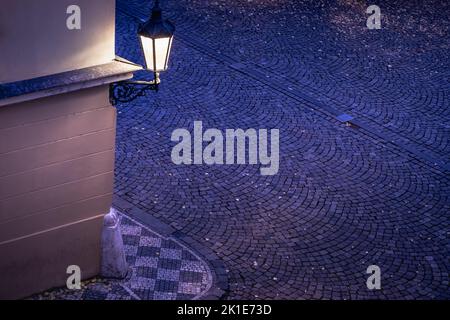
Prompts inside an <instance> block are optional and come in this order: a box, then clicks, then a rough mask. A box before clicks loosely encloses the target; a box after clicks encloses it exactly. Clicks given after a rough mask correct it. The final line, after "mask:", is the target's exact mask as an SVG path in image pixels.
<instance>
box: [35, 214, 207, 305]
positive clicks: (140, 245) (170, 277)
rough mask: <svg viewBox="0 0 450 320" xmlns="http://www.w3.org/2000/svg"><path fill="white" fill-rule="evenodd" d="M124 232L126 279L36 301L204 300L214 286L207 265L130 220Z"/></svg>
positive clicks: (102, 281) (123, 222) (56, 292)
mask: <svg viewBox="0 0 450 320" xmlns="http://www.w3.org/2000/svg"><path fill="white" fill-rule="evenodd" d="M120 218H121V221H120V223H121V231H122V236H123V242H124V247H125V254H126V259H127V262H128V264H129V272H128V275H127V277H126V278H125V279H122V280H117V279H104V278H95V279H91V280H88V281H84V282H83V283H82V288H81V289H80V290H70V289H67V288H59V289H54V290H50V291H46V292H44V293H41V294H38V295H35V296H33V297H31V298H30V299H33V300H47V299H49V300H188V299H197V298H200V297H201V296H202V295H203V294H204V293H206V292H207V291H208V290H209V288H210V287H211V285H212V275H211V272H210V269H209V267H208V266H207V264H206V263H205V262H204V261H202V260H201V259H200V258H199V257H198V256H197V255H196V254H195V253H193V252H192V251H191V250H189V249H188V248H186V247H185V246H183V245H182V244H180V243H179V242H178V241H176V240H175V239H173V238H165V237H163V236H161V235H159V234H157V233H155V232H154V231H152V230H150V229H149V228H148V227H146V226H144V225H143V224H141V223H139V222H137V221H136V220H134V219H132V218H130V217H127V216H125V215H123V214H121V216H120Z"/></svg>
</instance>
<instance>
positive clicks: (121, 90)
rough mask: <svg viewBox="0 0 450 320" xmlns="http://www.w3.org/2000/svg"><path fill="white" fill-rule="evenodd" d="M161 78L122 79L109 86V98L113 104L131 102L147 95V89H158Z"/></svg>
mask: <svg viewBox="0 0 450 320" xmlns="http://www.w3.org/2000/svg"><path fill="white" fill-rule="evenodd" d="M158 85H159V79H158V78H156V80H153V81H129V80H125V81H120V82H115V83H112V84H111V85H110V86H109V100H110V102H111V104H112V105H116V104H117V103H118V102H130V101H133V100H134V99H136V98H137V97H142V96H145V94H146V92H147V91H158Z"/></svg>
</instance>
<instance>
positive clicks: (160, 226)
mask: <svg viewBox="0 0 450 320" xmlns="http://www.w3.org/2000/svg"><path fill="white" fill-rule="evenodd" d="M113 207H114V208H116V209H118V210H119V211H121V212H122V213H124V214H126V215H129V216H130V217H131V218H134V219H136V220H138V221H139V222H141V223H143V224H144V225H146V226H147V227H149V228H150V229H152V230H154V231H156V232H157V233H159V234H161V235H162V236H164V237H168V238H173V239H175V240H177V241H179V242H180V243H181V244H183V245H185V246H186V247H188V248H189V249H191V250H192V251H194V252H195V253H196V254H197V255H198V256H199V257H200V258H202V259H203V260H204V261H205V262H206V263H207V264H208V267H209V268H210V270H211V274H212V278H213V279H212V285H211V288H210V289H209V290H208V291H207V292H206V293H204V294H203V295H202V296H201V297H200V298H199V299H201V300H219V299H224V298H225V297H226V295H227V294H228V291H229V286H228V275H227V272H226V269H225V265H224V264H223V262H222V260H220V259H219V257H218V256H217V255H216V254H215V253H214V252H213V251H212V250H211V249H209V248H208V247H206V246H205V245H203V244H201V243H200V242H198V241H196V240H194V239H192V238H191V237H189V236H188V235H186V234H184V233H183V232H181V231H177V230H175V229H174V228H172V227H171V226H169V225H168V224H166V223H164V222H162V221H160V220H159V219H157V218H155V217H153V216H151V215H149V214H148V213H146V212H145V211H144V210H141V209H139V208H137V207H136V206H134V205H133V204H131V203H129V202H128V201H126V200H124V199H122V198H120V197H119V196H114V198H113ZM124 211H125V212H126V213H125V212H124Z"/></svg>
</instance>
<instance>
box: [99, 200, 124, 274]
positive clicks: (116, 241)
mask: <svg viewBox="0 0 450 320" xmlns="http://www.w3.org/2000/svg"><path fill="white" fill-rule="evenodd" d="M127 272H128V264H127V261H126V259H125V251H124V248H123V240H122V234H121V232H120V224H119V215H118V214H117V212H116V210H115V209H114V208H111V210H110V211H109V213H108V214H107V215H105V218H104V220H103V231H102V265H101V272H100V273H101V276H103V277H107V278H124V277H125V276H126V275H127Z"/></svg>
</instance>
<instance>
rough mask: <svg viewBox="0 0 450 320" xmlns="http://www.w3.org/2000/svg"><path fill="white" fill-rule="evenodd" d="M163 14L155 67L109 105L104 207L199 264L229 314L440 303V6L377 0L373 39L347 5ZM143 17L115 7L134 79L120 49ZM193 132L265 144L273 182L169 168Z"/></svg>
mask: <svg viewBox="0 0 450 320" xmlns="http://www.w3.org/2000/svg"><path fill="white" fill-rule="evenodd" d="M394 3H395V4H394ZM162 4H163V8H164V9H165V12H166V13H167V15H168V16H171V18H172V19H173V20H174V22H175V23H176V26H177V31H176V38H175V41H174V45H173V50H172V55H171V62H170V69H169V70H168V71H167V72H166V73H164V74H163V75H162V77H161V78H162V84H161V87H160V91H159V92H158V93H157V94H149V95H148V97H145V98H140V99H138V100H136V101H135V102H133V103H128V104H121V105H118V106H117V107H118V136H117V162H116V194H118V195H119V196H120V197H122V198H124V199H126V200H127V201H129V202H131V203H133V204H134V205H136V206H137V207H139V208H140V209H142V210H144V211H145V212H147V213H148V214H149V215H152V216H154V217H156V218H158V219H161V220H162V221H164V222H166V223H168V224H170V225H171V226H172V227H173V228H174V229H176V230H179V231H180V232H183V233H185V234H187V235H189V236H191V237H192V238H194V239H195V240H197V241H199V242H203V243H204V244H205V245H206V246H208V247H209V248H211V249H212V250H213V251H214V252H215V253H216V254H217V255H218V256H219V257H220V258H221V259H222V261H223V262H224V263H225V266H226V268H227V270H228V277H229V286H230V290H229V292H228V295H227V297H228V298H229V299H242V298H243V299H256V298H269V299H288V298H290V299H366V298H385V299H417V298H422V299H433V298H440V299H448V298H450V293H449V290H448V284H449V283H448V271H449V260H448V256H449V235H450V229H449V212H450V201H449V195H450V179H449V170H448V156H449V153H450V149H449V148H450V147H449V141H448V139H449V133H450V132H449V128H450V122H449V108H448V106H449V102H448V97H449V93H450V91H449V89H450V85H449V81H448V76H449V70H450V67H449V63H448V62H449V58H448V48H449V40H448V36H447V38H445V36H446V35H448V21H447V19H446V16H445V12H449V10H447V9H448V4H447V2H445V1H430V3H429V4H428V5H427V7H424V8H422V7H421V5H420V4H419V3H418V2H414V1H408V2H406V1H405V2H386V1H380V3H379V4H378V5H380V7H381V9H382V14H384V16H383V17H385V20H382V21H384V22H383V23H385V25H384V26H385V29H382V30H378V31H375V32H369V31H367V30H365V29H364V26H365V19H366V14H365V13H364V11H365V8H366V7H367V6H365V3H364V2H363V1H358V2H357V1H346V2H343V1H336V2H333V4H328V2H326V1H311V2H308V3H306V2H304V1H294V0H285V1H268V0H265V1H263V0H253V1H251V0H249V1H237V0H236V1H235V0H227V1H225V0H216V1H196V0H189V1H188V0H180V1H168V2H167V3H165V1H164V2H163V3H162ZM150 7H151V5H150V3H149V2H148V1H138V0H130V1H124V0H118V11H117V12H118V13H117V23H116V27H117V49H116V51H117V54H118V55H120V56H122V57H124V58H127V59H130V60H132V61H134V62H138V63H142V58H141V56H140V51H139V50H140V48H139V45H138V42H137V39H136V38H135V37H132V36H130V35H134V34H135V31H136V24H137V19H136V17H141V18H142V17H144V16H146V12H148V11H149V9H150ZM397 16H398V17H397ZM139 76H142V75H139ZM139 76H138V77H139ZM342 113H347V114H350V115H351V116H353V117H355V121H354V123H353V125H351V126H345V125H344V124H343V123H341V122H339V121H338V120H337V119H336V116H338V115H340V114H342ZM195 120H201V121H203V127H204V128H218V129H220V130H224V129H226V128H243V129H247V128H256V129H258V128H269V129H270V128H279V129H280V169H279V173H278V174H277V175H274V176H261V175H260V173H259V167H258V166H255V165H231V166H218V165H214V166H207V165H190V166H187V165H181V166H177V165H175V164H173V163H172V161H171V158H170V154H171V149H172V147H173V146H174V143H172V142H171V141H170V136H171V133H172V131H173V130H174V129H176V128H182V127H185V128H189V129H190V130H192V126H193V122H194V121H195ZM372 264H376V265H378V266H380V268H381V272H382V290H373V291H371V290H368V289H367V287H366V280H367V277H368V275H367V274H366V269H367V267H368V266H369V265H372Z"/></svg>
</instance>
